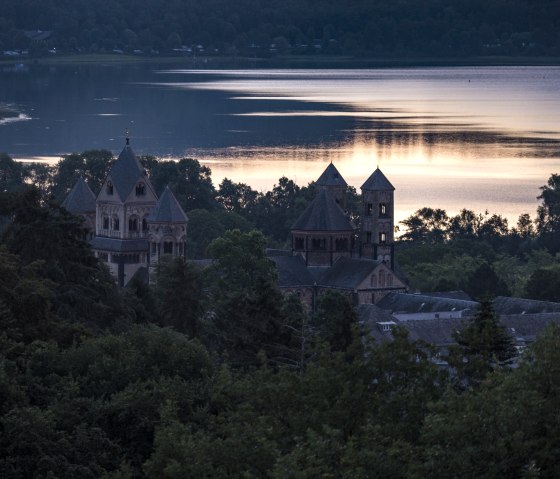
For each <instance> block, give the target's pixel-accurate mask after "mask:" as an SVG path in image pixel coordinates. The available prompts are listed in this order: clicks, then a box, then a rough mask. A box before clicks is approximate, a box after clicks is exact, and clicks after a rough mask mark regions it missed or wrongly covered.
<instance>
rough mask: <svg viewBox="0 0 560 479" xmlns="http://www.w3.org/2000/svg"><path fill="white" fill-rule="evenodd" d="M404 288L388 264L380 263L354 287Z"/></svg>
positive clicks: (360, 288) (359, 288) (361, 288)
mask: <svg viewBox="0 0 560 479" xmlns="http://www.w3.org/2000/svg"><path fill="white" fill-rule="evenodd" d="M372 288H376V289H377V288H406V285H405V284H404V283H403V281H402V280H401V279H399V277H398V276H397V275H396V274H395V272H394V271H392V270H391V269H390V268H389V267H388V266H386V265H385V264H383V263H380V264H379V265H378V266H377V267H375V268H374V269H373V270H372V271H371V273H369V274H368V275H367V276H366V277H365V278H364V279H363V281H362V282H361V283H360V284H359V285H358V287H357V288H356V289H358V290H363V289H372Z"/></svg>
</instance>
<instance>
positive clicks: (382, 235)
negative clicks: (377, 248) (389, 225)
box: [379, 232, 387, 244]
mask: <svg viewBox="0 0 560 479" xmlns="http://www.w3.org/2000/svg"><path fill="white" fill-rule="evenodd" d="M379 242H380V243H381V244H383V243H386V242H387V234H386V233H383V232H381V233H379Z"/></svg>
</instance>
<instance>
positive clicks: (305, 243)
mask: <svg viewBox="0 0 560 479" xmlns="http://www.w3.org/2000/svg"><path fill="white" fill-rule="evenodd" d="M353 238H354V225H353V224H352V222H351V221H350V220H349V219H348V217H347V216H346V214H345V213H344V212H343V211H342V210H341V209H340V206H339V205H338V204H337V203H336V201H335V199H334V198H333V197H332V196H331V194H330V193H329V192H328V190H327V189H326V188H320V189H319V192H318V193H317V196H316V197H315V199H314V200H313V201H312V202H311V203H310V205H309V206H308V207H307V209H306V210H305V211H304V212H303V213H302V214H301V216H300V217H299V218H298V219H297V220H296V222H295V223H294V224H293V225H292V255H293V256H298V255H299V256H301V257H302V258H303V260H304V261H305V265H306V266H332V264H333V263H334V262H335V261H336V260H337V259H338V258H340V257H342V256H347V257H350V256H351V254H352V247H353Z"/></svg>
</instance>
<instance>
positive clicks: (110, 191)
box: [106, 181, 113, 195]
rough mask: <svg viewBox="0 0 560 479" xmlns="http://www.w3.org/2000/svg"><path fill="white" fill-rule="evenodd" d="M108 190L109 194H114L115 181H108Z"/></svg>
mask: <svg viewBox="0 0 560 479" xmlns="http://www.w3.org/2000/svg"><path fill="white" fill-rule="evenodd" d="M106 191H107V194H108V195H112V194H113V183H111V182H110V181H108V182H107V188H106Z"/></svg>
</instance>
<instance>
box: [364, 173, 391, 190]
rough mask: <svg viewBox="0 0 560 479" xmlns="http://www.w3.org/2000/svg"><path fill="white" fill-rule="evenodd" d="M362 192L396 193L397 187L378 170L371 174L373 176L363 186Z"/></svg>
mask: <svg viewBox="0 0 560 479" xmlns="http://www.w3.org/2000/svg"><path fill="white" fill-rule="evenodd" d="M362 190H369V191H372V190H374V191H379V190H381V191H386V190H390V191H394V190H395V187H394V186H393V185H392V184H391V182H390V181H389V180H388V179H387V177H386V176H385V175H384V174H383V173H382V172H381V170H380V169H379V168H377V169H376V170H375V171H374V172H373V173H372V174H371V176H370V177H369V178H368V179H367V180H366V182H365V183H364V184H363V185H362Z"/></svg>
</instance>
